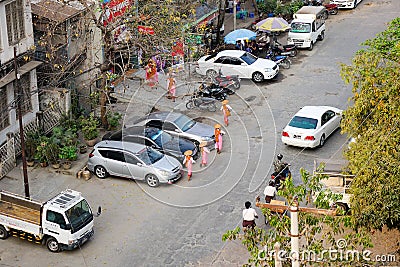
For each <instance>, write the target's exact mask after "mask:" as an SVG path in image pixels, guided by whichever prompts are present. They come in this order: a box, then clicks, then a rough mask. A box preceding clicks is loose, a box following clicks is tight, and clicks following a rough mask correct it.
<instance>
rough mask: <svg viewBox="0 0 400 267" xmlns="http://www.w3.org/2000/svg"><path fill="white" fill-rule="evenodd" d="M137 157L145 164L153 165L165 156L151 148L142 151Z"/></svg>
mask: <svg viewBox="0 0 400 267" xmlns="http://www.w3.org/2000/svg"><path fill="white" fill-rule="evenodd" d="M136 156H137V157H138V158H139V159H141V160H142V161H143V162H144V164H146V165H152V164H154V163H156V162H157V161H159V160H160V159H162V158H163V157H164V154H162V153H161V152H158V151H157V150H154V149H152V148H151V147H146V148H143V149H142V150H140V151H139V152H138V153H137V154H136Z"/></svg>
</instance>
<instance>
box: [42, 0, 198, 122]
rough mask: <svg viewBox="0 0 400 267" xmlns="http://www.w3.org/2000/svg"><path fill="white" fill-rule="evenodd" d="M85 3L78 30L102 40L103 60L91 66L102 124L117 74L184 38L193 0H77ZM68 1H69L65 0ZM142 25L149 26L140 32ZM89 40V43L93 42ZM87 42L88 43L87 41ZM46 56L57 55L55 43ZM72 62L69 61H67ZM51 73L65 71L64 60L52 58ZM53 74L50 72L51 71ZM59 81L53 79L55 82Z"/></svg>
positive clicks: (48, 33)
mask: <svg viewBox="0 0 400 267" xmlns="http://www.w3.org/2000/svg"><path fill="white" fill-rule="evenodd" d="M78 2H79V3H80V4H81V5H82V6H83V7H84V9H85V12H83V14H82V15H81V17H80V18H79V19H80V22H81V23H80V25H81V28H80V29H79V30H76V32H77V36H78V33H81V34H82V35H83V34H89V32H90V29H91V28H94V29H95V31H97V32H99V33H100V36H101V38H99V39H100V40H101V42H102V47H101V50H102V51H101V53H100V54H102V55H103V60H102V62H96V63H95V65H94V66H91V67H90V68H91V69H93V68H95V69H98V70H99V75H98V76H97V77H93V79H92V80H91V81H89V82H90V83H95V82H98V83H100V86H99V94H97V95H99V105H100V113H101V114H100V116H101V122H102V125H103V127H107V116H106V115H107V114H106V111H107V110H106V105H107V102H108V101H109V100H108V93H109V92H110V91H111V90H112V86H113V82H114V81H115V80H116V79H117V78H121V77H124V76H125V72H126V71H127V70H128V69H130V68H131V67H132V64H131V63H132V62H133V61H134V60H133V59H134V58H136V60H137V57H138V55H139V54H140V55H141V57H142V59H143V60H144V61H145V60H146V59H148V58H150V57H152V56H155V55H158V54H162V53H167V54H168V55H170V52H163V51H167V50H168V51H170V50H171V47H172V46H173V44H174V43H175V42H177V41H181V40H183V39H184V38H185V34H186V33H185V32H184V31H183V29H184V25H186V24H187V23H189V22H192V21H194V20H195V19H194V9H193V5H194V3H193V1H186V0H165V1H150V0H136V1H119V0H111V1H101V2H100V3H99V6H97V5H96V4H95V2H93V1H87V0H78ZM64 3H66V4H68V3H69V1H64ZM139 26H140V27H142V28H143V29H146V31H145V32H142V33H141V32H139V30H138V29H139ZM56 29H57V28H56V27H54V26H51V27H48V28H47V29H46V30H45V34H43V41H42V44H43V45H47V46H48V45H49V42H48V41H47V40H46V39H48V37H49V36H54V33H55V30H56ZM92 41H93V40H89V41H88V42H87V43H90V42H92ZM85 45H86V44H85ZM47 53H49V54H48V56H47V58H49V59H57V54H56V51H55V50H54V49H53V46H48V47H47ZM68 63H69V62H68ZM49 65H50V66H51V68H52V69H51V73H52V76H54V77H56V75H54V73H53V72H57V71H58V72H59V73H60V72H61V73H62V72H65V71H66V68H65V67H64V65H62V64H58V63H56V64H55V63H54V62H49ZM86 71H87V70H85V69H83V70H82V69H81V70H80V71H76V73H75V71H74V75H75V74H76V75H79V74H81V73H84V72H86ZM49 76H51V75H49ZM59 82H60V79H54V81H53V84H52V85H53V86H55V85H56V84H57V83H59Z"/></svg>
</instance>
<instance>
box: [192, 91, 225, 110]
mask: <svg viewBox="0 0 400 267" xmlns="http://www.w3.org/2000/svg"><path fill="white" fill-rule="evenodd" d="M215 102H216V101H215V99H214V98H210V97H201V96H200V94H199V92H195V93H194V94H193V95H192V96H191V97H190V99H189V100H188V101H187V102H186V108H187V109H193V108H195V107H197V108H200V109H203V110H208V111H210V112H215V111H216V110H217V105H216V104H215Z"/></svg>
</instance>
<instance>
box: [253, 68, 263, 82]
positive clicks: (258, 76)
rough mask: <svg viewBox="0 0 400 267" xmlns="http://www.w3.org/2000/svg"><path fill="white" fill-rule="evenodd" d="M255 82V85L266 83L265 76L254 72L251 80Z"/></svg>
mask: <svg viewBox="0 0 400 267" xmlns="http://www.w3.org/2000/svg"><path fill="white" fill-rule="evenodd" d="M251 79H252V80H253V82H255V83H260V82H262V81H264V75H263V74H262V73H261V72H258V71H257V72H254V73H253V76H252V78H251Z"/></svg>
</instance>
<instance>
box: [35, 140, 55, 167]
mask: <svg viewBox="0 0 400 267" xmlns="http://www.w3.org/2000/svg"><path fill="white" fill-rule="evenodd" d="M50 150H51V146H50V138H48V137H47V136H40V137H39V139H38V145H37V147H36V152H35V159H36V160H37V161H39V162H47V163H48V162H49V161H50Z"/></svg>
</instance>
